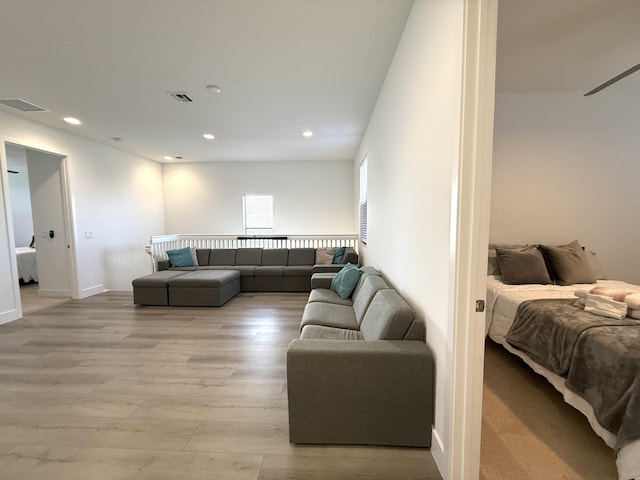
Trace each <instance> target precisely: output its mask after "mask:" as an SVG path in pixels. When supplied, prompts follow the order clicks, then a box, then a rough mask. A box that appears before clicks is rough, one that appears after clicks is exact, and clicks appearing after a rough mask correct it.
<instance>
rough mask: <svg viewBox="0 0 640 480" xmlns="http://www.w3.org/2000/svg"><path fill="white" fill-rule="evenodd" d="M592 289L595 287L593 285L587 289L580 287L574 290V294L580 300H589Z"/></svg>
mask: <svg viewBox="0 0 640 480" xmlns="http://www.w3.org/2000/svg"><path fill="white" fill-rule="evenodd" d="M592 288H593V286H591V285H587V286H586V287H580V288H577V289H576V290H574V292H573V294H574V295H575V296H576V297H578V298H587V295H589V292H590V291H591V289H592Z"/></svg>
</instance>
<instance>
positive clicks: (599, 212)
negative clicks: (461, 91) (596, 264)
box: [490, 89, 640, 284]
mask: <svg viewBox="0 0 640 480" xmlns="http://www.w3.org/2000/svg"><path fill="white" fill-rule="evenodd" d="M630 101H631V99H630V98H628V97H627V96H625V95H621V94H619V93H618V92H616V90H615V89H607V90H605V91H603V92H601V93H599V94H598V95H594V96H592V97H586V98H585V97H582V95H581V94H580V93H529V94H515V93H514V94H499V95H497V97H496V109H495V130H494V137H495V140H494V158H493V180H492V205H491V234H490V240H491V241H492V242H499V243H549V244H554V245H555V244H560V243H567V242H570V241H572V240H578V241H580V243H582V244H583V245H585V246H586V247H587V248H589V249H592V250H594V251H595V252H596V253H597V254H598V258H599V259H600V263H602V265H603V267H604V270H605V273H606V275H607V276H608V277H610V278H616V279H619V280H625V281H628V282H631V283H636V284H640V268H639V266H640V226H639V224H638V222H637V217H638V212H639V211H640V196H639V195H638V193H637V192H638V178H640V161H639V160H640V135H639V134H638V132H639V131H640V121H639V120H638V112H637V111H636V109H635V108H631V106H630V103H629V102H630Z"/></svg>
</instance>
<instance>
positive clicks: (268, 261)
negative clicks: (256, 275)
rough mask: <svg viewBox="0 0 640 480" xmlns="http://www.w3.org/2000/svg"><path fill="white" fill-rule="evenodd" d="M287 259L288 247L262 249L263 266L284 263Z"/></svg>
mask: <svg viewBox="0 0 640 480" xmlns="http://www.w3.org/2000/svg"><path fill="white" fill-rule="evenodd" d="M288 260H289V249H288V248H265V249H264V250H262V263H261V265H264V266H274V265H286V264H287V261H288Z"/></svg>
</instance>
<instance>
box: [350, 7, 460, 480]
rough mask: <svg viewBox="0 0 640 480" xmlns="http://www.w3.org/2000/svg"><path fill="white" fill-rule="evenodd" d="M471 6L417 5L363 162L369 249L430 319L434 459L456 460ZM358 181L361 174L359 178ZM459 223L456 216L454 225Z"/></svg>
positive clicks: (366, 253) (367, 254) (367, 255)
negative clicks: (463, 122) (466, 25)
mask: <svg viewBox="0 0 640 480" xmlns="http://www.w3.org/2000/svg"><path fill="white" fill-rule="evenodd" d="M462 29H463V1H451V0H429V1H417V2H416V3H415V4H414V7H413V10H412V12H411V15H410V17H409V19H408V22H407V26H406V29H405V31H404V34H403V36H402V39H401V41H400V44H399V45H398V49H397V51H396V54H395V56H394V58H393V62H392V64H391V67H390V69H389V72H388V74H387V78H386V80H385V83H384V86H383V88H382V91H381V92H380V96H379V98H378V102H377V104H376V107H375V110H374V112H373V115H372V118H371V120H370V122H369V126H368V128H367V131H366V134H365V137H364V140H363V142H362V145H361V147H360V149H359V152H358V156H357V158H356V160H355V162H354V171H355V172H358V167H359V162H360V161H361V160H362V158H363V157H364V155H365V154H366V155H367V158H368V225H369V231H368V243H367V245H366V247H363V248H362V249H361V252H362V256H363V260H364V262H365V263H367V264H370V265H375V266H376V267H378V268H379V269H380V270H381V271H382V272H383V274H384V276H385V277H386V279H387V280H389V281H390V282H391V283H392V284H393V285H394V286H395V287H396V288H397V289H398V290H399V291H400V293H401V294H402V295H403V296H404V297H405V298H406V299H407V300H408V301H409V302H410V303H411V304H412V305H413V307H414V308H415V309H416V312H417V313H418V315H419V316H421V317H423V318H425V320H426V325H427V343H428V344H429V346H430V347H431V349H432V350H433V353H434V358H435V363H436V382H435V420H434V442H433V445H432V453H433V455H434V457H435V459H436V461H437V462H438V465H439V467H440V469H441V471H442V473H443V475H444V477H445V478H448V472H447V464H448V457H449V456H450V455H451V452H448V451H446V446H447V445H448V444H449V441H450V438H449V437H450V435H451V430H450V429H451V409H450V405H451V384H452V365H451V361H452V350H453V348H452V345H453V339H452V329H453V312H452V306H451V303H450V302H451V298H452V293H451V286H452V284H453V279H452V274H451V271H452V269H451V264H452V259H453V258H454V255H455V246H452V245H453V244H454V243H455V241H454V239H452V238H451V234H450V219H451V215H452V208H454V206H453V205H452V200H451V199H452V195H453V194H454V192H452V188H451V185H452V176H453V174H454V166H455V165H456V163H457V161H458V153H459V137H460V95H461V75H462V72H461V61H462ZM356 178H357V173H356ZM454 218H455V217H454Z"/></svg>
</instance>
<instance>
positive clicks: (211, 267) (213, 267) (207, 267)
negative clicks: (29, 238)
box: [198, 265, 236, 270]
mask: <svg viewBox="0 0 640 480" xmlns="http://www.w3.org/2000/svg"><path fill="white" fill-rule="evenodd" d="M228 268H233V269H235V268H236V267H235V266H234V265H204V266H202V267H198V270H226V269H228Z"/></svg>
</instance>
